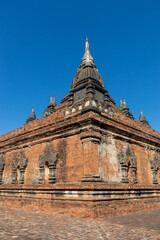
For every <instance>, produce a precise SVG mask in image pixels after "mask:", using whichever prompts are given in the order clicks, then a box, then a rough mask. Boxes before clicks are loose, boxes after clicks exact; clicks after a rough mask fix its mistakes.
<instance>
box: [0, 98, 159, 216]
mask: <svg viewBox="0 0 160 240" xmlns="http://www.w3.org/2000/svg"><path fill="white" fill-rule="evenodd" d="M91 102H92V101H91V100H89V104H90V103H91ZM74 108H75V112H74V113H72V107H69V106H67V105H65V102H64V103H62V105H60V106H58V107H57V109H56V110H57V111H56V112H55V113H54V114H53V115H51V116H49V117H47V118H41V119H37V120H34V121H32V122H29V123H28V124H24V125H23V127H21V128H19V129H16V130H15V131H12V132H10V133H7V134H5V135H3V136H1V137H0V153H1V157H3V159H4V161H5V167H4V170H2V171H3V172H2V187H0V202H1V205H3V206H7V207H9V206H10V207H14V205H15V206H17V207H20V208H25V209H33V210H39V211H41V210H43V209H44V211H52V212H54V211H55V212H60V213H62V212H63V213H68V214H71V215H75V216H90V217H99V216H105V215H112V214H119V213H122V212H126V213H128V212H130V211H135V210H136V209H144V208H145V207H148V206H149V207H150V208H151V207H158V206H159V205H158V204H159V203H158V197H160V193H159V191H160V165H159V164H160V134H159V133H157V132H155V131H154V130H152V129H151V128H150V127H147V126H145V125H144V124H141V123H139V122H138V121H135V120H131V119H128V118H126V117H125V116H124V115H122V114H120V113H117V112H114V116H110V115H109V114H107V113H105V112H103V111H102V112H101V111H100V110H97V109H95V108H90V106H88V107H87V108H85V102H84V103H83V106H82V110H81V111H79V110H78V106H75V107H74ZM66 111H68V112H67V115H66ZM48 143H49V144H50V147H51V151H52V154H53V155H54V154H55V153H57V154H58V160H57V162H56V163H54V164H53V163H52V164H51V165H49V164H50V163H48V160H47V159H46V161H45V162H44V163H43V164H42V166H41V164H40V159H41V156H42V154H43V153H44V152H45V150H46V147H47V145H48ZM49 154H51V153H49ZM23 155H24V156H25V158H26V159H28V162H27V165H26V166H21V164H22V163H21V164H20V163H18V164H19V165H17V166H16V170H14V169H13V163H14V161H15V159H16V157H17V158H18V159H20V158H21V157H22V156H23ZM154 158H155V159H156V160H155V162H154V161H153V159H154ZM151 162H153V163H152V165H151ZM41 168H42V169H41ZM13 171H16V174H17V175H16V174H15V175H14V174H13ZM54 171H55V174H54V173H53V172H54ZM50 173H52V174H50ZM23 175H24V186H22V184H20V183H21V182H23V179H21V178H23ZM41 175H42V176H41ZM52 175H53V176H52ZM13 176H14V177H15V178H16V180H15V181H13ZM41 177H42V178H43V179H41ZM52 177H53V182H54V181H55V184H54V185H53V183H52V184H48V183H49V181H50V180H49V178H50V179H52ZM100 181H101V182H102V183H103V182H104V185H103V184H101V185H99V184H98V182H100ZM86 182H93V184H91V185H89V184H88V185H86ZM65 183H70V184H71V185H69V184H68V185H65ZM122 183H126V184H127V185H125V184H122ZM153 183H154V184H153ZM157 183H158V185H156V184H157ZM37 184H39V185H37ZM63 184H64V186H62V185H63ZM109 184H110V188H111V189H112V193H108V196H109V197H110V195H112V197H111V198H110V200H109V201H110V202H109V204H108V199H107V197H106V193H105V189H106V188H107V186H109ZM116 184H119V187H118V193H117V191H116V190H115V189H116V186H117V185H116ZM128 184H129V185H128ZM136 184H138V185H137V187H135V186H136ZM143 184H145V193H143V190H142V189H143ZM147 184H148V185H147ZM150 184H152V185H151V186H152V187H151V188H152V190H151V188H150ZM58 186H59V187H60V189H61V193H59V198H58V199H55V197H56V196H55V193H53V192H52V190H53V189H54V191H55V189H56V188H58ZM73 186H74V188H73ZM83 186H84V188H86V187H88V190H87V191H89V192H90V189H91V188H93V192H92V193H91V192H90V195H89V196H90V199H89V201H88V195H87V194H83V201H82V200H81V197H82V192H83ZM103 186H104V188H103ZM25 187H26V189H27V190H26V189H25ZM41 187H42V188H43V190H42V189H41V191H40V190H39V189H40V188H41ZM70 188H72V189H70ZM98 188H99V191H101V194H97V193H96V194H94V191H97V189H98ZM134 188H137V192H134V190H133V189H134ZM7 189H8V190H7ZM46 189H50V190H51V192H48V193H46V192H45V190H46ZM129 189H130V190H129ZM147 189H149V190H148V192H147ZM4 190H7V191H6V192H5V193H4ZM126 190H127V191H130V193H129V194H128V193H127V194H128V195H127V197H128V196H129V199H130V200H129V202H128V199H127V198H126V195H125V191H126ZM131 190H133V193H132V191H131ZM138 191H139V193H138ZM60 194H61V199H60ZM104 196H105V197H104ZM137 196H139V197H140V198H144V201H143V200H142V199H140V201H139V203H138V201H137ZM153 197H155V198H156V203H154V204H149V203H147V202H145V198H146V199H148V198H149V199H151V198H153ZM70 198H72V200H70ZM73 198H74V200H73ZM91 198H92V199H91ZM100 198H103V201H102V199H100ZM33 199H34V201H33ZM38 199H39V200H38ZM115 199H119V203H118V200H116V202H115V201H114V200H115ZM122 199H123V201H121V200H122ZM134 199H136V201H135V200H134ZM98 201H101V203H100V204H99V203H98ZM144 203H145V204H144ZM104 213H105V214H104Z"/></svg>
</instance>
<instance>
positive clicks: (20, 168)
mask: <svg viewBox="0 0 160 240" xmlns="http://www.w3.org/2000/svg"><path fill="white" fill-rule="evenodd" d="M27 165H28V158H26V157H25V155H24V153H23V154H22V156H21V157H20V159H18V157H15V159H14V160H13V163H12V170H13V173H12V184H15V183H20V184H24V175H25V170H26V167H27Z"/></svg>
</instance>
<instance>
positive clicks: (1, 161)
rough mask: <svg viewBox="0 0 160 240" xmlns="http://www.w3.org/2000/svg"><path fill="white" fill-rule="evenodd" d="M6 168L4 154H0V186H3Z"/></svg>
mask: <svg viewBox="0 0 160 240" xmlns="http://www.w3.org/2000/svg"><path fill="white" fill-rule="evenodd" d="M4 167H5V161H4V158H3V154H0V184H2V176H3V170H4Z"/></svg>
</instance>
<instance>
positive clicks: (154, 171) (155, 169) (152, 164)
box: [150, 153, 160, 184]
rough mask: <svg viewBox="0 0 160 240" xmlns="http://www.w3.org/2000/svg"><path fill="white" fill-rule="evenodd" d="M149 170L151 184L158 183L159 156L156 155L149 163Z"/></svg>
mask: <svg viewBox="0 0 160 240" xmlns="http://www.w3.org/2000/svg"><path fill="white" fill-rule="evenodd" d="M150 168H151V172H152V182H153V184H158V182H159V183H160V172H159V170H160V154H159V153H157V154H156V155H155V156H154V157H153V158H152V159H151V161H150ZM158 172H159V179H158Z"/></svg>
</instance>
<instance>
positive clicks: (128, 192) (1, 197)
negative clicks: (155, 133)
mask: <svg viewBox="0 0 160 240" xmlns="http://www.w3.org/2000/svg"><path fill="white" fill-rule="evenodd" d="M0 206H4V207H9V208H18V209H24V210H29V211H39V212H47V213H53V214H67V215H70V216H74V217H89V218H97V217H107V216H111V215H117V214H127V213H130V212H135V211H140V210H147V209H152V208H160V186H153V185H128V184H106V183H81V184H80V183H77V184H76V183H75V184H68V183H66V184H56V185H52V186H51V185H43V186H40V185H35V186H33V185H32V186H29V185H28V186H22V185H17V186H13V185H8V186H5V187H4V186H3V187H2V186H1V187H0Z"/></svg>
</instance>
